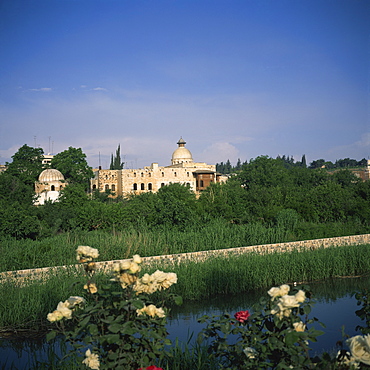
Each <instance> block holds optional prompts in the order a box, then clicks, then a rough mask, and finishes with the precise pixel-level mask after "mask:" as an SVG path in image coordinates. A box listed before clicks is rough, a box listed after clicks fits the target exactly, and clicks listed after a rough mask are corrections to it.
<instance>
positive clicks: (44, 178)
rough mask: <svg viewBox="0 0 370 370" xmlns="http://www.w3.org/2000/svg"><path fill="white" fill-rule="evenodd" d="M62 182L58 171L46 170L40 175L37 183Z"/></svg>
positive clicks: (62, 178)
mask: <svg viewBox="0 0 370 370" xmlns="http://www.w3.org/2000/svg"><path fill="white" fill-rule="evenodd" d="M50 181H64V176H63V175H62V173H61V172H60V171H58V170H55V169H52V168H48V169H47V170H44V171H42V172H41V173H40V176H39V182H50Z"/></svg>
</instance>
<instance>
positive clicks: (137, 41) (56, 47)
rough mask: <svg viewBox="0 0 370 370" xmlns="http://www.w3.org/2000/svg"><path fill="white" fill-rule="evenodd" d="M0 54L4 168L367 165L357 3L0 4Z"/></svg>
mask: <svg viewBox="0 0 370 370" xmlns="http://www.w3.org/2000/svg"><path fill="white" fill-rule="evenodd" d="M0 51H1V57H0V71H1V73H0V163H1V164H4V163H5V162H6V161H11V156H12V155H13V154H14V153H15V152H16V151H17V150H18V148H19V147H20V146H22V145H23V144H27V145H30V146H35V144H36V146H40V147H42V148H43V149H44V151H45V153H47V152H51V151H52V152H54V153H58V152H60V151H63V150H65V149H67V148H68V147H69V146H73V147H76V148H82V150H83V151H84V152H85V154H86V155H87V159H88V162H89V164H90V165H91V166H93V167H96V166H98V165H99V158H100V164H101V165H102V166H103V167H104V168H106V167H107V166H109V162H110V156H111V154H112V153H114V152H115V150H116V148H117V146H118V144H120V145H121V153H122V156H124V159H125V161H126V167H128V168H136V167H143V166H147V165H150V164H151V163H152V162H157V163H159V164H160V165H169V164H170V161H171V155H172V152H173V151H174V150H175V149H176V147H177V145H176V142H177V141H178V139H179V138H180V137H183V138H184V139H185V140H186V142H187V148H188V149H189V150H190V151H191V152H192V154H193V158H194V160H195V161H197V162H207V163H210V164H215V163H217V162H221V161H224V162H225V161H226V160H227V159H230V161H231V162H232V163H234V164H235V163H236V161H237V159H238V158H240V159H241V160H242V161H245V160H250V159H251V158H256V157H257V156H259V155H268V156H271V157H276V156H277V155H289V156H293V157H294V158H295V160H300V159H301V157H302V155H303V154H305V155H306V158H307V161H308V162H311V161H313V160H316V159H319V158H324V159H325V160H331V161H335V160H336V159H341V158H346V157H350V158H354V159H357V160H360V159H362V158H368V157H369V156H370V116H369V113H370V112H369V107H370V101H369V91H370V83H369V82H370V2H369V1H367V0H243V1H237V0H223V1H221V0H210V1H208V0H196V1H193V0H177V1H175V0H172V1H169V0H168V1H162V0H156V1H154V0H152V1H140V0H131V1H126V0H117V1H114V0H45V1H42V0H22V1H21V0H0ZM99 153H100V155H99Z"/></svg>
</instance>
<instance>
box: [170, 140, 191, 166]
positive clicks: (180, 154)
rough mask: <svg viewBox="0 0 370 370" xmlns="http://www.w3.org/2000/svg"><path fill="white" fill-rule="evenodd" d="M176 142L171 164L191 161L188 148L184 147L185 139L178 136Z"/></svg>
mask: <svg viewBox="0 0 370 370" xmlns="http://www.w3.org/2000/svg"><path fill="white" fill-rule="evenodd" d="M177 144H178V146H179V147H178V148H177V149H176V150H175V151H174V152H173V154H172V164H178V163H191V162H193V156H192V154H191V153H190V150H189V149H186V148H185V144H186V141H185V140H184V139H183V138H180V140H179V141H178V142H177Z"/></svg>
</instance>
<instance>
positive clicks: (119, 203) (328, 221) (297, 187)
mask: <svg viewBox="0 0 370 370" xmlns="http://www.w3.org/2000/svg"><path fill="white" fill-rule="evenodd" d="M39 151H40V150H39V149H33V148H29V147H27V146H24V147H22V148H21V149H20V151H19V152H18V153H16V155H15V156H13V162H12V163H10V164H9V167H8V170H7V171H5V172H3V173H1V174H0V217H1V222H0V237H15V238H18V239H21V238H32V239H40V238H43V237H49V236H53V235H56V234H58V233H63V232H67V231H71V230H88V231H91V230H105V231H109V232H119V231H120V230H125V229H127V228H131V229H134V230H137V231H138V232H139V231H140V230H142V228H143V227H144V228H145V229H146V230H151V229H156V230H158V229H161V228H163V229H166V230H169V229H171V228H176V230H180V231H181V230H183V231H185V230H186V231H189V230H191V229H193V230H198V231H199V230H201V229H202V227H204V226H205V225H209V224H211V223H212V222H214V221H215V220H217V221H218V222H219V221H221V222H223V223H224V224H225V225H228V227H233V225H243V224H251V223H259V224H263V226H265V227H272V228H277V227H278V228H282V229H284V230H286V231H288V232H289V233H290V238H291V239H310V238H317V237H323V236H328V235H329V234H330V236H340V235H345V234H358V233H366V232H370V223H369V221H370V181H362V180H360V179H359V178H358V177H356V176H355V175H354V174H353V173H352V172H351V171H349V170H348V169H341V170H337V171H334V172H329V171H327V170H326V169H323V168H315V169H313V168H307V167H305V166H303V165H300V166H299V165H296V164H295V165H292V166H288V165H287V161H290V159H288V158H286V157H285V160H284V158H275V159H274V158H270V157H267V156H261V157H257V158H256V159H252V160H250V162H249V163H243V164H241V163H240V169H239V171H238V172H236V173H234V174H233V175H232V176H230V178H229V179H228V181H227V182H226V183H214V184H212V185H211V186H210V187H208V188H207V189H206V190H204V191H203V192H202V193H201V195H200V197H199V198H197V197H196V196H195V194H194V193H193V192H192V191H191V190H190V189H189V188H188V187H186V186H183V185H180V184H171V185H168V186H165V187H163V188H161V189H160V190H159V191H158V192H157V193H144V194H140V195H132V196H130V197H127V198H121V197H117V198H112V197H111V196H110V194H108V193H99V192H95V193H92V194H88V193H87V192H86V184H87V180H86V179H87V178H88V177H89V176H91V172H90V171H91V169H90V168H88V166H87V164H86V161H85V159H84V154H83V153H82V152H81V150H80V149H74V148H69V149H68V150H67V151H65V152H62V153H60V154H58V155H57V156H55V157H54V159H53V162H52V167H54V168H57V169H60V170H61V171H62V172H63V173H64V174H66V175H67V176H66V180H67V181H68V183H69V185H68V186H66V187H65V188H64V189H63V191H62V194H61V197H60V200H59V202H56V203H51V202H50V203H47V204H45V205H43V206H37V207H36V206H34V205H33V201H34V198H35V193H34V181H35V180H37V178H38V175H39V173H40V172H41V170H42V165H41V158H42V153H39ZM117 157H118V155H117ZM35 158H36V159H35ZM31 159H32V160H31ZM302 162H303V161H302ZM301 164H302V163H301ZM66 167H68V171H63V168H66ZM328 231H331V232H328ZM215 237H217V235H215Z"/></svg>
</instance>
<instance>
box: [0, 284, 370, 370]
mask: <svg viewBox="0 0 370 370" xmlns="http://www.w3.org/2000/svg"><path fill="white" fill-rule="evenodd" d="M310 287H311V291H312V292H313V295H314V299H315V301H316V303H315V305H314V306H313V309H312V312H311V314H310V315H309V316H310V318H312V317H316V318H318V319H319V321H320V322H322V323H324V324H325V326H326V328H322V327H321V326H319V325H316V328H317V329H320V330H323V331H324V332H325V334H324V335H322V336H320V337H318V341H317V342H316V343H310V347H311V348H312V353H313V354H320V353H322V352H323V351H337V350H338V348H337V347H336V343H337V341H340V340H342V339H343V338H342V332H344V333H345V334H346V335H348V336H353V335H358V334H360V333H359V332H357V331H356V330H355V328H356V326H357V325H361V324H362V323H361V320H360V319H359V318H358V317H357V316H356V314H355V311H356V310H357V309H359V306H357V301H356V299H355V298H354V297H353V293H354V292H355V291H360V290H365V289H368V288H369V287H370V277H365V278H342V279H331V280H326V281H322V282H316V283H311V284H310ZM262 295H266V291H256V292H251V293H242V294H239V295H237V296H218V297H215V298H212V299H208V300H204V301H202V302H185V303H184V304H183V305H182V306H180V307H175V308H174V309H173V310H172V311H171V315H170V317H169V320H168V325H167V328H168V332H169V338H170V339H171V340H173V341H174V340H175V339H178V340H179V341H180V342H183V343H192V342H194V341H195V340H196V337H197V335H198V333H199V332H200V331H201V330H202V328H203V327H204V325H203V324H199V323H198V322H197V319H198V318H199V317H201V316H203V315H219V314H223V313H225V312H227V313H229V314H230V315H233V314H234V313H235V312H237V311H241V310H248V309H250V308H251V307H252V305H253V304H254V303H255V302H256V301H257V300H258V299H259V297H261V296H262ZM50 351H51V352H56V353H58V352H59V349H58V347H57V346H56V347H52V348H50V347H49V345H48V344H47V343H45V341H44V339H43V338H38V339H33V340H22V341H19V340H7V339H0V369H6V370H8V369H19V370H23V369H24V370H28V369H32V368H33V365H32V364H34V363H35V360H38V361H40V360H41V361H47V359H48V352H50Z"/></svg>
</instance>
